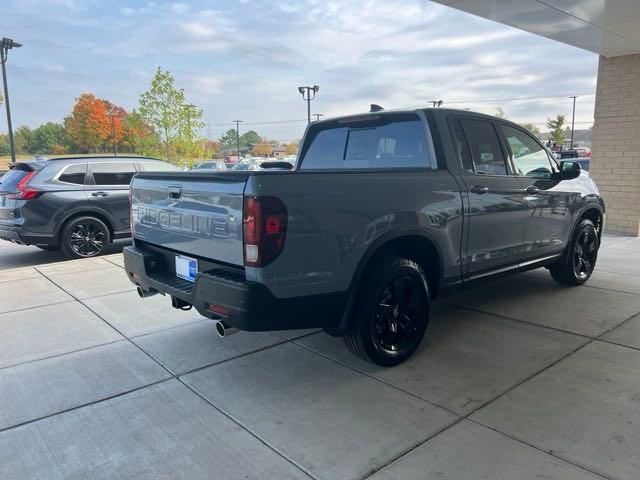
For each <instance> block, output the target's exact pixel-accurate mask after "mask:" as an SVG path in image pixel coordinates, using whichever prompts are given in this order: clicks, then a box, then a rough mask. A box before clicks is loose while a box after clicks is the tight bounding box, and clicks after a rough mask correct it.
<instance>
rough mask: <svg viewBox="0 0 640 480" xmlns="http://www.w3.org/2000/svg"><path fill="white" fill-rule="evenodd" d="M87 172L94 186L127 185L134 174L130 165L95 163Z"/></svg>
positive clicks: (134, 170)
mask: <svg viewBox="0 0 640 480" xmlns="http://www.w3.org/2000/svg"><path fill="white" fill-rule="evenodd" d="M89 170H90V171H91V173H92V174H93V180H94V182H95V184H96V185H129V184H130V183H131V179H132V178H133V176H134V175H135V173H136V169H135V168H134V167H133V164H131V163H95V164H90V165H89Z"/></svg>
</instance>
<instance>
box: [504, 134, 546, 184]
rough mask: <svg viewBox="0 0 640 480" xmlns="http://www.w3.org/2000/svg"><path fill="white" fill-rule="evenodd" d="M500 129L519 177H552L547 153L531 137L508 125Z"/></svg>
mask: <svg viewBox="0 0 640 480" xmlns="http://www.w3.org/2000/svg"><path fill="white" fill-rule="evenodd" d="M500 128H501V129H502V134H503V135H504V137H505V138H506V140H507V143H508V144H509V148H510V149H511V155H512V156H513V164H514V165H515V167H516V173H517V174H518V175H526V176H527V177H538V178H549V177H551V174H552V173H553V170H552V168H551V162H550V160H549V157H548V156H547V152H546V151H545V150H544V148H542V146H541V145H540V144H539V143H538V142H536V141H535V140H534V139H533V137H531V135H529V134H528V133H525V132H523V131H522V130H518V129H517V128H513V127H509V126H508V125H501V126H500Z"/></svg>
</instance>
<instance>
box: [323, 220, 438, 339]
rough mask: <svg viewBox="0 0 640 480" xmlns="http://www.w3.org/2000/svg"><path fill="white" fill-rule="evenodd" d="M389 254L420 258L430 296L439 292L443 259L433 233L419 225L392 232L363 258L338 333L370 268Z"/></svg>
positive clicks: (349, 314) (368, 250) (419, 261)
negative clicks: (418, 227) (420, 227)
mask: <svg viewBox="0 0 640 480" xmlns="http://www.w3.org/2000/svg"><path fill="white" fill-rule="evenodd" d="M387 255H397V256H401V257H406V258H410V259H411V260H414V261H415V262H417V263H418V264H419V265H420V266H421V267H422V269H423V271H424V272H425V274H426V275H427V282H428V284H429V289H430V294H431V298H434V297H435V296H436V295H437V292H438V287H439V285H440V283H441V279H442V272H443V264H442V260H443V259H442V255H441V253H440V250H439V249H438V247H437V243H436V241H435V240H434V239H433V237H432V236H431V235H429V233H428V232H426V231H425V230H420V229H411V230H402V231H394V232H389V233H388V234H386V235H383V236H381V237H380V238H378V239H377V240H376V241H375V242H373V243H372V244H371V245H370V246H369V248H367V250H366V252H365V254H364V255H363V256H362V258H361V259H360V262H359V263H358V266H357V268H356V270H355V273H354V275H353V278H352V280H351V283H350V285H349V295H348V299H347V303H346V308H345V311H344V314H343V316H342V319H341V320H340V324H339V327H338V328H337V331H336V333H337V334H341V333H342V332H344V331H345V330H346V328H347V326H348V324H349V322H350V320H351V316H352V312H353V308H354V305H355V301H356V298H357V296H358V292H359V290H360V287H361V284H362V280H363V278H365V276H366V273H367V271H368V270H369V269H371V268H372V267H373V266H374V265H375V263H376V261H377V259H379V258H381V257H384V256H387ZM329 333H332V332H329Z"/></svg>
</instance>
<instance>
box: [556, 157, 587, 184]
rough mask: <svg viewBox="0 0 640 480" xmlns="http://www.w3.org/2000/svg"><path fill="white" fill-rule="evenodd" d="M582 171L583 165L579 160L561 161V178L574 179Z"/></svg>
mask: <svg viewBox="0 0 640 480" xmlns="http://www.w3.org/2000/svg"><path fill="white" fill-rule="evenodd" d="M580 172H582V167H581V166H580V164H579V163H578V162H572V161H570V160H565V161H563V162H560V180H573V179H574V178H578V177H579V176H580Z"/></svg>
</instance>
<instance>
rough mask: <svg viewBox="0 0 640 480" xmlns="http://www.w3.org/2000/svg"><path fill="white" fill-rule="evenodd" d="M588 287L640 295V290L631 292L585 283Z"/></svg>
mask: <svg viewBox="0 0 640 480" xmlns="http://www.w3.org/2000/svg"><path fill="white" fill-rule="evenodd" d="M583 287H586V288H595V289H596V290H605V291H607V292H615V293H626V294H628V295H640V293H638V292H629V291H627V290H617V289H615V288H607V287H598V286H596V285H583Z"/></svg>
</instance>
